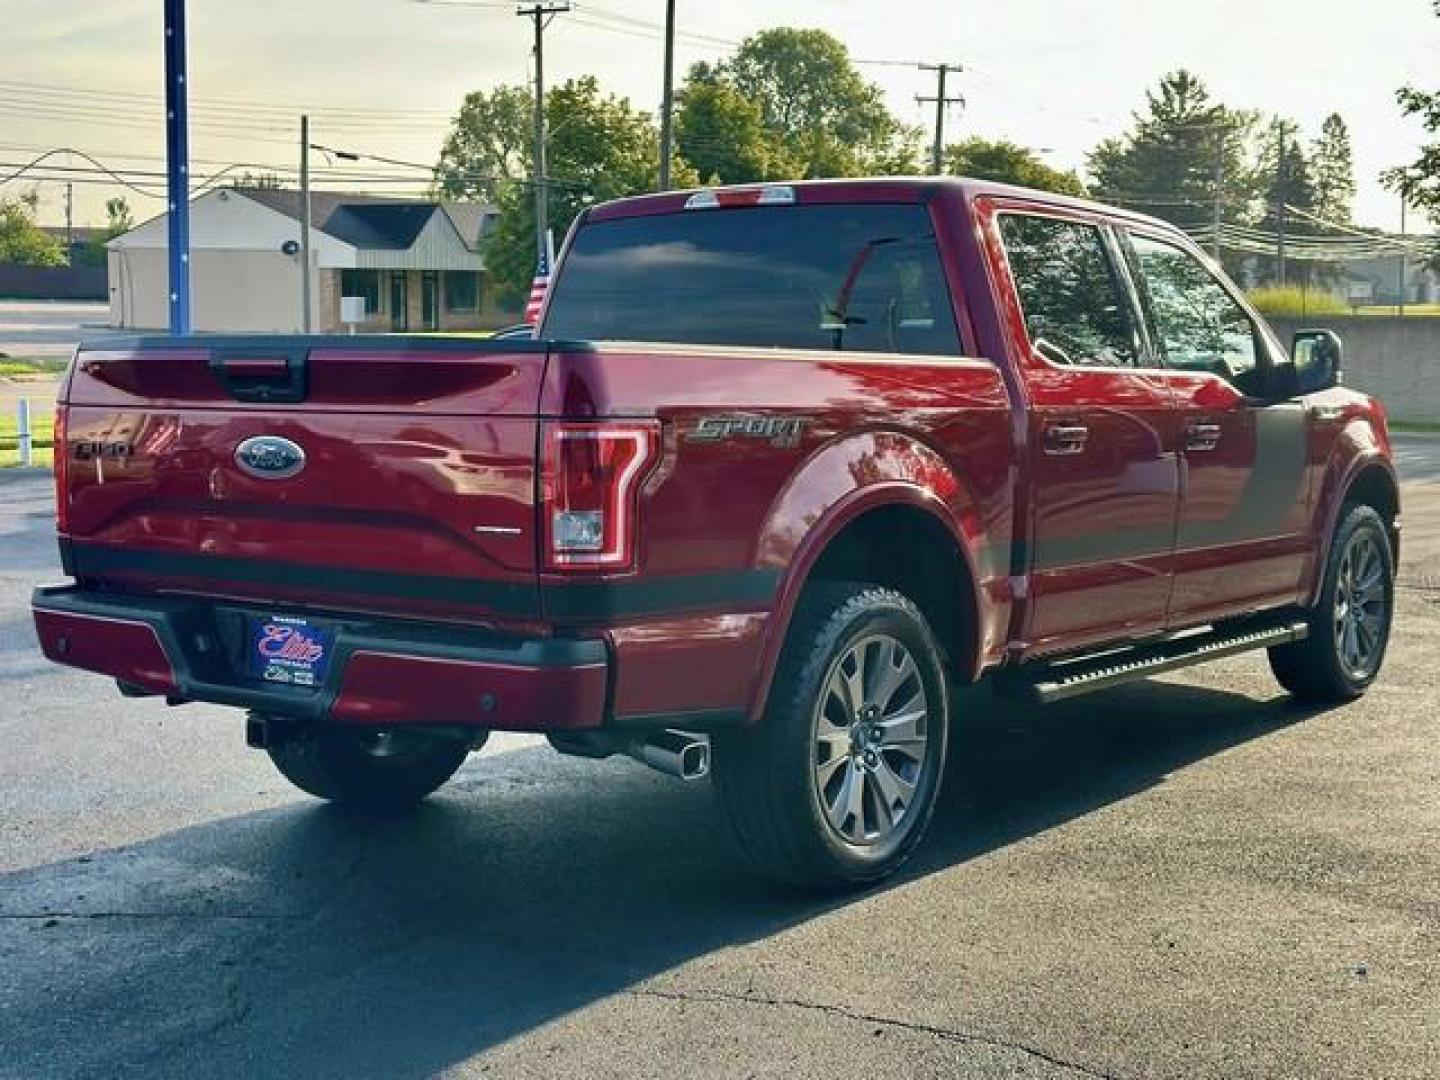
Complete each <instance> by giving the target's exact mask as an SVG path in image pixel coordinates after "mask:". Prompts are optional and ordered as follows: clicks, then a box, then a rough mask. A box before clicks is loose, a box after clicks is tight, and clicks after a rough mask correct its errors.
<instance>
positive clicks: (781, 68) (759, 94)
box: [719, 27, 913, 177]
mask: <svg viewBox="0 0 1440 1080" xmlns="http://www.w3.org/2000/svg"><path fill="white" fill-rule="evenodd" d="M719 74H720V76H721V77H723V78H724V79H726V80H728V81H729V82H730V84H731V85H733V86H734V88H735V89H736V90H737V91H739V93H740V95H741V96H742V97H743V98H745V99H747V100H749V101H752V102H754V103H755V104H756V105H757V106H758V107H759V109H760V119H761V122H762V124H763V125H764V127H765V130H766V131H767V132H769V133H770V135H771V137H772V138H774V139H775V141H776V142H777V143H778V145H779V146H780V147H781V148H782V150H783V152H784V155H785V157H786V158H787V159H788V160H789V164H790V167H791V168H793V169H794V172H795V175H796V176H797V177H819V176H856V175H861V174H864V173H867V172H873V171H881V169H883V168H885V167H886V166H890V165H893V164H895V163H896V162H897V160H904V159H905V158H906V153H907V143H909V142H913V133H911V132H910V131H908V130H907V129H906V128H905V127H904V126H903V125H902V124H900V123H899V122H898V121H897V120H896V119H895V118H894V117H893V116H891V115H890V111H889V110H888V109H887V108H886V107H885V101H884V97H883V95H882V94H881V92H880V88H879V87H877V86H875V85H874V84H873V83H870V82H867V81H866V80H865V79H864V78H863V77H862V76H861V75H860V72H859V71H858V70H857V69H856V67H855V65H854V63H853V62H852V61H851V59H850V54H849V52H848V50H847V49H846V48H845V45H844V44H843V43H842V42H841V41H840V40H839V39H837V38H835V37H832V36H831V35H830V34H827V33H825V32H824V31H823V30H797V29H794V28H792V27H776V28H774V29H771V30H762V31H761V32H760V33H758V34H755V35H753V36H751V37H748V38H746V39H745V40H744V41H743V42H741V43H740V47H739V48H738V49H737V50H736V51H735V55H734V56H733V57H731V58H730V59H729V60H728V61H726V62H725V63H723V64H721V65H720V67H719Z"/></svg>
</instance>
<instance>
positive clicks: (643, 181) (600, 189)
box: [485, 75, 696, 305]
mask: <svg viewBox="0 0 1440 1080" xmlns="http://www.w3.org/2000/svg"><path fill="white" fill-rule="evenodd" d="M545 122H546V125H547V126H548V128H549V132H550V140H549V144H548V146H547V158H548V161H547V166H548V172H549V174H550V184H551V187H550V198H549V217H550V221H549V224H550V227H551V228H552V229H553V230H554V231H555V235H556V237H557V239H558V238H560V237H563V236H564V235H565V232H566V230H568V229H569V228H570V223H571V222H572V221H574V220H575V218H576V216H577V215H578V214H579V213H580V212H581V211H582V210H583V209H584V208H585V207H586V206H588V205H590V204H591V203H595V202H603V201H605V200H607V199H617V198H620V197H621V196H624V195H637V194H640V193H641V192H645V191H650V190H653V189H654V187H655V178H656V175H657V174H658V171H659V167H660V137H659V134H658V132H657V131H656V129H655V125H654V124H653V123H652V122H651V119H650V117H649V116H648V115H647V114H645V113H643V112H639V111H638V110H636V109H635V108H634V107H633V106H632V105H631V104H630V101H629V100H628V99H627V98H620V97H616V96H615V95H614V94H605V93H602V91H601V90H600V84H599V83H598V82H597V81H596V79H595V78H594V76H590V75H587V76H584V77H582V78H579V79H571V80H570V81H569V82H566V83H565V84H563V85H561V86H557V87H555V88H553V89H552V90H550V91H549V93H547V94H546V97H545ZM674 178H675V183H676V184H677V186H687V185H692V184H694V183H695V182H696V177H695V171H694V169H693V168H691V166H690V164H689V163H688V162H686V161H685V160H684V158H679V159H678V160H676V162H675V164H674ZM499 205H500V220H499V221H498V222H497V223H496V225H495V231H494V233H493V234H492V235H491V237H490V239H489V241H488V242H487V243H486V246H485V267H486V270H487V271H488V272H489V274H490V275H491V278H492V280H493V281H494V282H495V284H496V286H497V288H498V289H499V295H500V297H501V299H502V300H503V301H505V302H508V303H509V304H512V305H518V304H519V303H520V302H521V300H523V298H524V296H525V294H526V292H527V291H528V290H529V285H530V280H531V278H532V277H533V276H534V273H535V202H534V189H533V188H532V187H531V186H530V185H529V184H528V183H523V184H522V183H513V184H508V185H505V186H504V187H502V188H501V189H500V192H499Z"/></svg>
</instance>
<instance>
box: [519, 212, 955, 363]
mask: <svg viewBox="0 0 1440 1080" xmlns="http://www.w3.org/2000/svg"><path fill="white" fill-rule="evenodd" d="M541 333H542V336H545V337H550V338H569V339H593V340H621V341H655V342H677V343H687V344H697V345H736V346H756V347H765V348H792V349H822V350H834V351H841V352H865V353H877V352H878V353H908V354H916V355H929V356H959V355H960V354H961V352H962V349H961V346H960V340H959V335H958V333H957V331H956V325H955V315H954V311H953V308H952V306H951V303H950V294H949V289H948V287H947V284H946V281H945V275H944V272H943V269H942V267H941V263H940V255H939V251H938V248H937V246H936V241H935V235H934V231H933V228H932V226H931V221H930V214H929V211H928V210H927V209H926V208H925V207H924V206H921V205H919V204H905V205H900V204H870V203H865V204H861V203H856V204H819V205H808V206H807V205H803V204H802V205H798V206H794V205H792V206H761V207H746V208H737V209H728V208H727V209H717V210H693V211H683V212H679V213H668V214H657V215H648V216H639V217H628V218H617V219H613V220H609V221H597V222H592V223H589V224H586V225H584V226H583V227H582V228H581V229H580V230H579V231H578V232H577V234H576V236H575V240H574V242H573V244H572V245H571V248H570V251H569V253H568V254H567V255H566V257H565V262H564V265H563V267H562V268H561V271H560V273H559V274H558V275H557V277H556V281H555V286H554V291H553V293H552V295H551V298H550V304H549V307H548V309H547V312H546V315H545V324H544V326H543V328H542V331H541Z"/></svg>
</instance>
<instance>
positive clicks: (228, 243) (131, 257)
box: [107, 188, 517, 333]
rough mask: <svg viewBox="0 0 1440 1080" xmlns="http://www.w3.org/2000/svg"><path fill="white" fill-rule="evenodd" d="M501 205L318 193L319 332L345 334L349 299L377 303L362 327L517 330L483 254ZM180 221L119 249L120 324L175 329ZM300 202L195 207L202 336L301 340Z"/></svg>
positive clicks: (113, 285) (225, 200)
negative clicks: (171, 303) (170, 251)
mask: <svg viewBox="0 0 1440 1080" xmlns="http://www.w3.org/2000/svg"><path fill="white" fill-rule="evenodd" d="M497 216H498V214H497V211H496V210H495V208H494V207H490V206H478V205H473V204H468V203H450V202H430V201H425V200H415V199H392V198H381V197H373V196H366V195H350V194H340V193H336V192H315V193H313V194H312V196H311V230H310V244H311V253H312V260H313V263H314V266H315V277H314V286H315V287H314V290H313V295H312V298H311V303H312V305H313V310H312V325H313V326H314V328H315V330H316V331H317V332H322V333H328V332H334V331H338V330H342V329H343V328H344V327H343V325H342V324H341V322H340V298H341V296H363V297H364V298H365V312H366V321H365V322H364V323H361V324H359V325H358V327H357V329H360V330H371V331H374V330H382V331H420V330H460V329H478V328H481V327H494V326H500V325H503V324H505V323H507V322H514V321H516V318H517V313H516V312H514V311H506V310H503V309H501V308H500V307H498V306H497V305H496V304H495V303H494V301H493V299H492V296H491V293H492V290H490V289H488V288H486V280H485V274H484V264H483V260H482V256H481V252H480V247H481V243H482V241H483V239H484V237H485V236H486V235H487V234H488V233H489V231H490V230H491V229H492V228H493V227H494V223H495V220H496V218H497ZM168 219H169V215H168V214H161V215H160V216H158V217H155V218H151V219H150V220H149V221H147V222H145V223H144V224H142V225H138V226H136V227H135V228H134V229H131V230H130V231H129V232H127V233H123V234H121V235H120V236H117V237H115V238H114V239H113V240H111V241H110V243H109V244H108V245H107V246H108V248H109V271H110V275H109V276H110V286H109V288H110V324H111V325H112V326H114V327H117V328H125V329H160V328H163V327H165V326H166V325H167V324H168V322H169V314H168V304H167V294H168V288H169V284H168V283H169V276H168V262H167V258H166V243H167V233H168V229H169V220H168ZM300 265H301V256H300V193H299V192H298V191H294V190H288V189H276V188H221V189H217V190H213V191H208V192H206V193H205V194H203V195H200V196H198V197H197V198H195V199H193V200H192V201H191V203H190V287H191V323H192V325H193V327H194V329H196V330H220V331H254V332H276V333H295V332H298V331H299V330H300V329H301V327H302V325H303V320H302V318H301V303H302V301H301V295H302V294H301V280H300Z"/></svg>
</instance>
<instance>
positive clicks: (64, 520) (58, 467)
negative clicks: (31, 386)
mask: <svg viewBox="0 0 1440 1080" xmlns="http://www.w3.org/2000/svg"><path fill="white" fill-rule="evenodd" d="M69 426H70V409H69V408H68V407H67V406H65V405H56V406H55V449H54V456H55V530H56V531H57V532H61V533H67V532H69V531H70V446H69V443H67V442H66V440H65V430H66V428H68V427H69Z"/></svg>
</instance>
